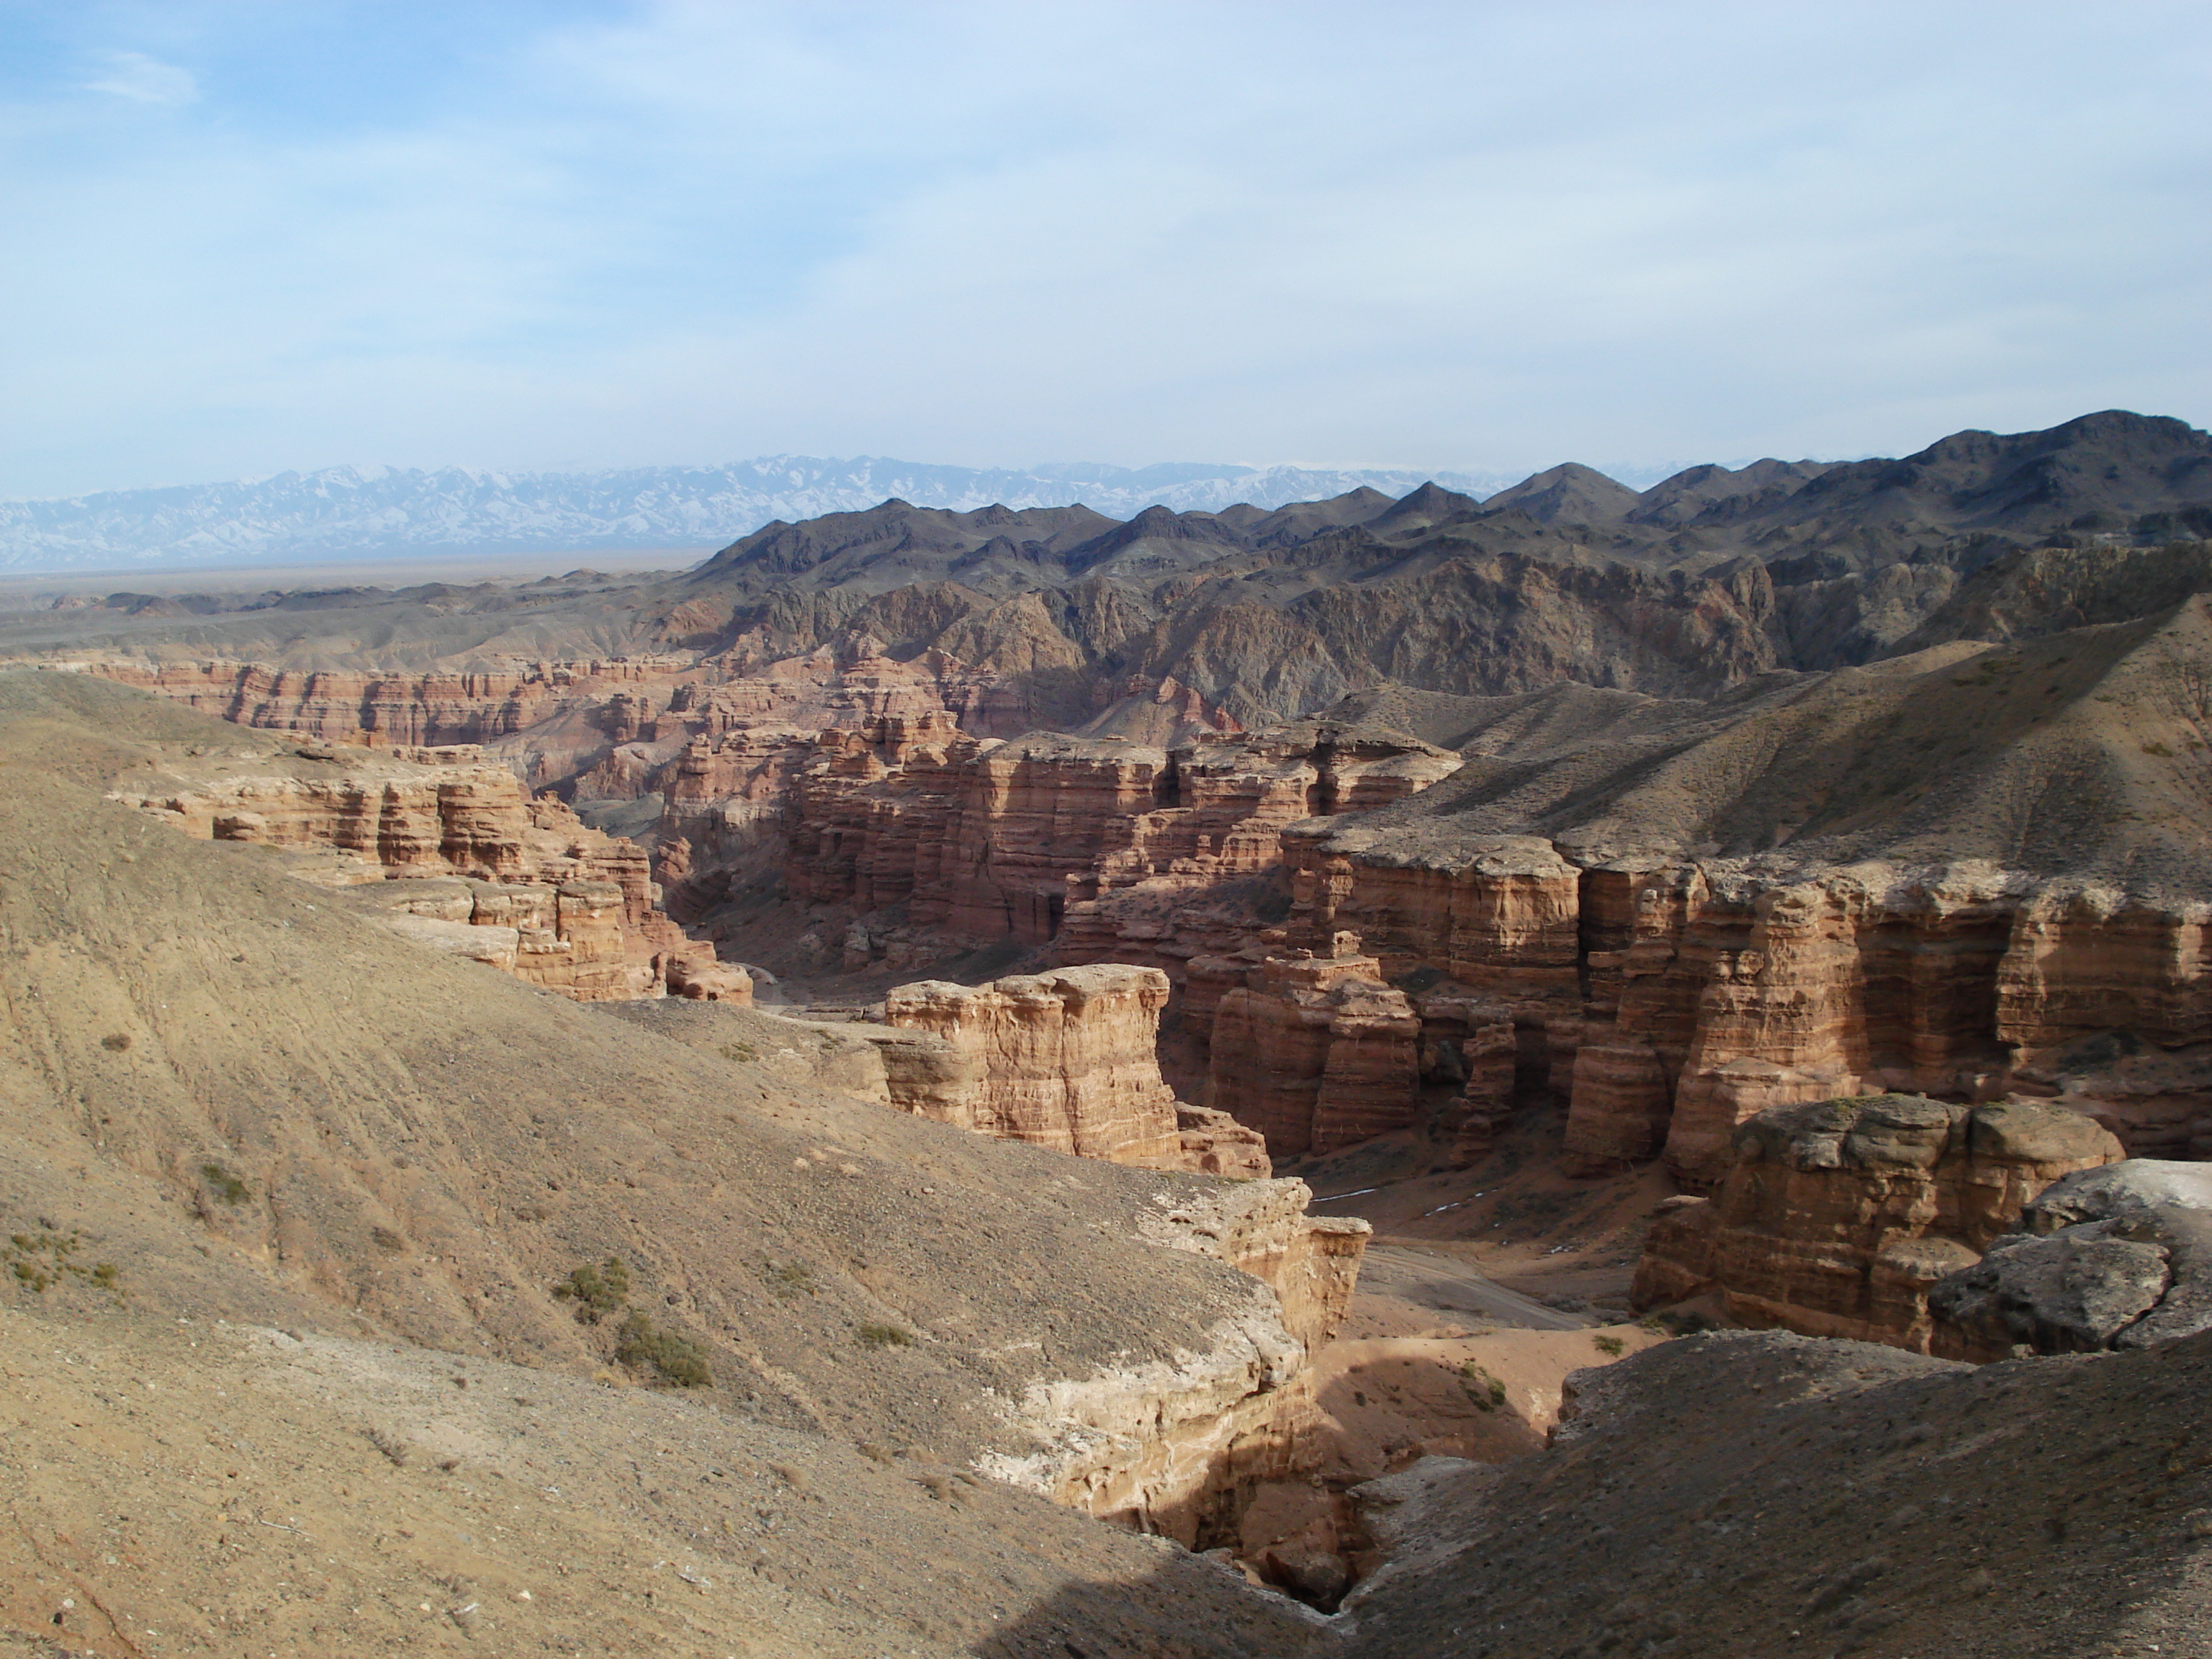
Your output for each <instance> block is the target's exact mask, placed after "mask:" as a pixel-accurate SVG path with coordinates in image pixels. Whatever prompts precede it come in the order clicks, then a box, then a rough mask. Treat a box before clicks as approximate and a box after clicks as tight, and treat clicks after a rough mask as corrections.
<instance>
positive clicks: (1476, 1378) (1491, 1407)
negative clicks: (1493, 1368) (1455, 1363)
mask: <svg viewBox="0 0 2212 1659" xmlns="http://www.w3.org/2000/svg"><path fill="white" fill-rule="evenodd" d="M1459 1384H1460V1387H1462V1389H1466V1390H1467V1397H1468V1400H1469V1401H1472V1402H1473V1404H1474V1408H1475V1410H1477V1411H1479V1412H1494V1411H1496V1410H1497V1409H1498V1407H1500V1406H1502V1405H1504V1403H1505V1384H1504V1383H1503V1382H1501V1381H1500V1380H1499V1379H1498V1378H1497V1377H1495V1376H1492V1375H1491V1374H1490V1373H1489V1372H1488V1371H1487V1370H1484V1369H1483V1368H1482V1366H1480V1364H1476V1363H1475V1362H1474V1360H1472V1359H1470V1360H1468V1362H1467V1364H1464V1365H1462V1366H1461V1367H1460V1368H1459Z"/></svg>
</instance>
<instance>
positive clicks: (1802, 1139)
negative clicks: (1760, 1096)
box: [1634, 1095, 2123, 1353]
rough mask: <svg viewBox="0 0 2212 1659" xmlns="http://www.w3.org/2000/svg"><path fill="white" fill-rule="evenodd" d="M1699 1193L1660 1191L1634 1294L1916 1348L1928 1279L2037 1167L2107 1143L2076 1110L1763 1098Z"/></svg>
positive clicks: (1949, 1264)
mask: <svg viewBox="0 0 2212 1659" xmlns="http://www.w3.org/2000/svg"><path fill="white" fill-rule="evenodd" d="M1732 1151H1733V1152H1734V1154H1735V1162H1734V1164H1733V1165H1732V1166H1731V1167H1730V1169H1729V1173H1728V1175H1727V1177H1726V1178H1725V1180H1724V1181H1723V1182H1722V1184H1721V1188H1720V1190H1719V1192H1718V1193H1717V1194H1716V1195H1715V1196H1713V1197H1712V1198H1711V1199H1699V1198H1694V1197H1692V1198H1686V1199H1681V1200H1675V1201H1674V1203H1673V1204H1672V1205H1671V1206H1668V1208H1667V1209H1666V1210H1665V1211H1664V1212H1662V1214H1661V1216H1660V1217H1659V1218H1658V1219H1657V1221H1656V1223H1655V1224H1654V1225H1653V1227H1652V1230H1651V1232H1650V1237H1649V1238H1648V1240H1647V1242H1646V1243H1645V1246H1644V1259H1643V1261H1642V1262H1641V1263H1640V1264H1639V1266H1638V1270H1637V1276H1636V1285H1635V1291H1634V1295H1635V1298H1636V1301H1637V1303H1638V1305H1639V1306H1643V1307H1650V1306H1653V1305H1656V1304H1662V1303H1668V1302H1676V1301H1680V1300H1683V1299H1686V1298H1687V1297H1693V1296H1698V1295H1701V1294H1714V1295H1717V1297H1718V1298H1719V1300H1720V1303H1721V1305H1722V1307H1723V1310H1725V1312H1726V1313H1727V1315H1728V1316H1729V1318H1731V1319H1733V1320H1735V1321H1736V1322H1739V1323H1741V1324H1745V1325H1752V1326H1759V1327H1766V1326H1779V1327H1782V1328H1785V1329H1788V1330H1794V1331H1797V1332H1801V1333H1802V1334H1806V1335H1810V1336H1832V1337H1847V1338H1851V1339H1854V1340H1861V1341H1871V1342H1886V1343H1888V1344H1891V1345H1892V1346H1898V1347H1904V1348H1911V1349H1912V1350H1914V1351H1915V1352H1921V1353H1925V1352H1929V1347H1930V1342H1931V1338H1932V1333H1933V1330H1934V1322H1933V1320H1932V1318H1931V1316H1930V1315H1929V1308H1928V1298H1929V1287H1930V1286H1931V1285H1935V1284H1936V1282H1937V1281H1938V1280H1940V1279H1944V1278H1945V1277H1946V1276H1947V1275H1948V1274H1951V1273H1956V1272H1958V1271H1960V1269H1963V1268H1966V1267H1972V1265H1973V1264H1974V1263H1975V1262H1976V1261H1978V1259H1979V1258H1980V1257H1981V1255H1982V1253H1983V1252H1984V1250H1986V1249H1989V1248H1990V1244H1991V1243H1992V1242H1993V1241H1994V1240H1996V1238H1998V1237H2000V1236H2001V1235H2002V1234H2003V1233H2005V1232H2006V1231H2007V1230H2008V1229H2009V1228H2010V1227H2011V1226H2012V1225H2014V1224H2015V1220H2016V1218H2018V1217H2019V1215H2020V1213H2021V1208H2022V1206H2024V1205H2026V1204H2027V1202H2028V1201H2029V1200H2032V1199H2033V1198H2034V1197H2035V1196H2036V1194H2039V1193H2040V1192H2042V1191H2043V1190H2044V1189H2045V1188H2046V1187H2048V1186H2050V1185H2051V1182H2055V1181H2057V1180H2058V1179H2059V1178H2060V1177H2062V1176H2070V1175H2072V1174H2074V1173H2075V1171H2077V1170H2095V1169H2098V1168H2100V1167H2101V1166H2102V1165H2104V1164H2111V1163H2116V1162H2118V1160H2119V1158H2121V1157H2122V1155H2123V1154H2122V1152H2121V1149H2120V1146H2119V1143H2118V1141H2117V1140H2116V1139H2113V1137H2112V1135H2111V1134H2110V1133H2108V1132H2107V1131H2106V1130H2105V1129H2103V1128H2102V1127H2100V1126H2098V1125H2097V1124H2095V1123H2093V1122H2091V1121H2089V1120H2087V1118H2084V1117H2082V1116H2081V1115H2079V1114H2078V1113H2075V1112H2070V1111H2068V1110H2066V1109H2064V1108H2063V1107H2056V1106H2051V1105H2046V1104H2043V1103H2034V1102H2019V1101H2008V1102H2003V1103H1995V1104H1990V1105H1984V1106H1972V1107H1969V1106H1964V1105H1959V1104H1955V1103H1946V1102H1942V1101H1935V1100H1929V1099H1925V1098H1923V1097H1917V1096H1909V1095H1880V1096H1874V1097H1865V1098H1859V1099H1848V1100H1831V1101H1821V1102H1817V1103H1812V1104H1808V1105H1800V1106H1784V1107H1775V1108H1772V1109H1769V1110H1767V1111H1765V1112H1762V1113H1760V1114H1759V1115H1757V1116H1755V1117H1753V1118H1752V1119H1751V1120H1749V1121H1747V1122H1746V1123H1744V1124H1743V1125H1742V1126H1741V1127H1739V1128H1738V1129H1737V1130H1736V1131H1735V1135H1734V1137H1733V1140H1732Z"/></svg>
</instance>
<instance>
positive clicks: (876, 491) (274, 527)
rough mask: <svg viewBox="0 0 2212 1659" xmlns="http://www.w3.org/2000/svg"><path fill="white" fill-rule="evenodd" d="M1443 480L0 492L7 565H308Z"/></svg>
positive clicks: (1310, 496)
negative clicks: (847, 519) (857, 513)
mask: <svg viewBox="0 0 2212 1659" xmlns="http://www.w3.org/2000/svg"><path fill="white" fill-rule="evenodd" d="M1431 478H1433V479H1434V480H1435V481H1436V482H1437V483H1440V484H1443V485H1444V486H1445V487H1446V488H1447V489H1456V490H1460V491H1462V492H1463V493H1466V494H1468V495H1488V494H1490V493H1491V492H1492V491H1493V490H1496V489H1501V488H1503V487H1504V486H1505V485H1506V484H1509V483H1512V482H1514V480H1513V479H1511V478H1510V477H1504V476H1502V475H1499V476H1492V475H1489V474H1478V473H1470V472H1436V473H1426V472H1411V471H1359V470H1340V469H1328V468H1313V467H1297V466H1269V467H1246V466H1226V465H1205V464H1200V463H1173V462H1171V463H1168V464H1165V465H1159V466H1148V467H1144V468H1141V469H1131V468H1127V467H1114V466H1103V465H1086V464H1082V463H1076V464H1071V465H1049V466H1039V467H1035V468H1031V469H1030V470H1027V471H1012V470H1005V469H997V470H984V469H979V468H975V467H964V466H935V465H927V464H926V463H918V462H913V461H894V460H886V459H880V458H877V457H872V456H861V457H859V458H857V459H852V460H825V459H817V458H816V457H813V456H807V455H769V456H763V457H762V458H760V459H757V460H750V461H739V462H737V463H735V464H734V465H729V466H717V467H673V466H661V467H641V468H636V469H634V470H631V471H613V472H472V471H466V470H465V469H463V468H459V467H447V468H444V469H442V470H441V471H435V472H425V471H413V470H405V471H403V470H400V469H398V468H391V467H387V468H384V469H382V470H379V471H363V470H362V469H359V468H356V467H349V466H341V467H330V468H326V469H325V470H324V471H319V472H306V473H302V472H280V473H278V474H277V475H276V477H273V478H263V479H260V480H258V481H257V482H254V483H213V484H185V485H176V486H173V487H169V488H165V489H121V490H110V491H106V492H104V493H102V494H100V495H78V496H73V497H70V498H68V499H65V500H50V501H0V570H11V571H17V572H36V571H44V570H68V569H71V568H76V569H100V568H108V569H128V568H149V569H170V568H190V567H195V566H197V567H208V566H219V565H231V564H240V563H253V562H263V561H266V562H270V563H308V562H319V561H325V560H336V559H341V558H343V559H356V558H365V557H366V558H374V557H379V556H397V555H406V554H424V553H432V554H435V553H530V552H538V551H547V552H567V551H576V552H582V551H586V550H592V549H594V548H598V549H614V548H653V547H667V548H672V549H685V550H700V551H704V550H709V549H712V548H716V547H720V546H722V545H724V544H727V543H729V542H732V541H734V540H736V539H737V538H738V537H740V536H743V535H745V534H747V533H748V532H751V531H755V530H757V529H759V528H760V527H761V526H763V525H764V524H767V523H769V522H770V521H771V520H776V519H784V520H800V519H807V518H812V517H814V516H815V515H816V514H817V513H836V512H842V511H854V510H858V509H860V508H863V507H873V506H875V505H876V504H877V503H878V502H880V501H884V499H885V498H887V497H889V496H894V495H896V496H897V497H899V498H900V499H902V500H903V501H908V502H911V503H912V504H913V505H915V506H916V507H951V508H955V509H957V510H961V511H966V510H968V509H970V508H974V507H987V506H989V505H991V504H992V503H993V502H994V501H995V502H999V503H1002V504H1003V505H1005V506H1007V507H1060V506H1066V505H1069V504H1071V503H1073V502H1077V501H1081V502H1084V503H1085V504H1086V505H1088V506H1089V507H1092V508H1094V509H1095V510H1097V511H1098V512H1100V513H1107V514H1109V515H1110V516H1112V517H1115V518H1127V517H1130V516H1132V515H1133V514H1134V513H1138V512H1139V511H1141V510H1142V509H1144V508H1145V507H1151V506H1152V505H1154V504H1156V503H1157V504H1159V505H1163V506H1166V507H1173V508H1176V509H1177V510H1179V511H1192V510H1199V511H1208V510H1218V508H1221V507H1229V506H1231V505H1233V504H1235V503H1237V502H1238V501H1249V502H1250V503H1252V504H1253V505H1254V506H1255V507H1279V506H1281V505H1283V504H1284V503H1285V502H1286V501H1312V500H1316V499H1319V498H1322V497H1326V496H1330V495H1342V494H1343V493H1344V492H1345V491H1346V490H1348V489H1358V488H1359V487H1360V486H1361V485H1363V484H1364V485H1366V486H1368V487H1370V488H1371V489H1379V490H1381V491H1383V493H1384V494H1386V495H1394V496H1395V495H1404V494H1406V493H1407V491H1408V490H1411V489H1414V488H1416V487H1418V486H1419V484H1421V483H1423V482H1425V480H1428V479H1431Z"/></svg>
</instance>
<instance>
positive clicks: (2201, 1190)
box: [1928, 1158, 2212, 1361]
mask: <svg viewBox="0 0 2212 1659" xmlns="http://www.w3.org/2000/svg"><path fill="white" fill-rule="evenodd" d="M1928 1303H1929V1308H1930V1310H1932V1311H1933V1313H1934V1315H1935V1317H1936V1329H1935V1340H1934V1344H1933V1350H1934V1352H1936V1353H1938V1354H1941V1355H1942V1356H1944V1357H1945V1358H1952V1359H1971V1360H1981V1361H1987V1360H1992V1359H2003V1358H2009V1357H2010V1356H2011V1355H2013V1354H2015V1353H2017V1352H2031V1353H2095V1352H2100V1351H2103V1350H2106V1349H2111V1348H2147V1347H2152V1346H2156V1345H2158V1344H2160V1343H2162V1342H2173V1341H2179V1340H2180V1339H2182V1338H2184V1337H2187V1336H2194V1335H2196V1334H2197V1333H2199V1332H2201V1331H2204V1330H2208V1329H2212V1167H2208V1166H2207V1165H2205V1164H2189V1163H2175V1162H2171V1161H2165V1160H2160V1159H2154V1158H2129V1159H2126V1160H2125V1161H2124V1162H2121V1163H2117V1164H2107V1165H2106V1166H2104V1167H2102V1168H2100V1169H2094V1170H2083V1171H2081V1172H2079V1173H2077V1174H2074V1175H2069V1176H2065V1177H2064V1178H2063V1179H2061V1180H2059V1181H2057V1182H2053V1183H2052V1184H2051V1185H2050V1186H2049V1187H2046V1188H2044V1189H2043V1191H2042V1192H2040V1193H2039V1194H2036V1195H2035V1196H2034V1197H2033V1198H2032V1199H2030V1200H2028V1202H2027V1205H2026V1206H2025V1207H2024V1209H2023V1210H2022V1212H2021V1218H2020V1220H2019V1222H2018V1224H2017V1227H2016V1231H2013V1232H2010V1233H2008V1234H2007V1235H2006V1236H2005V1237H2001V1238H1998V1239H1996V1240H1993V1241H1992V1242H1991V1243H1990V1248H1989V1251H1988V1254H1987V1255H1984V1256H1983V1258H1982V1260H1981V1261H1979V1262H1978V1263H1976V1264H1975V1265H1973V1266H1972V1267H1966V1268H1964V1269H1962V1270H1960V1272H1958V1273H1953V1274H1951V1275H1949V1276H1948V1277H1947V1278H1945V1279H1942V1280H1941V1281H1940V1282H1939V1283H1937V1284H1936V1285H1935V1286H1934V1287H1933V1288H1931V1289H1930V1290H1929V1293H1928Z"/></svg>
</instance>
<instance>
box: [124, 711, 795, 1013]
mask: <svg viewBox="0 0 2212 1659" xmlns="http://www.w3.org/2000/svg"><path fill="white" fill-rule="evenodd" d="M235 760H236V757H234V759H233V762H231V763H226V762H225V761H224V760H223V759H222V757H195V758H188V757H179V758H178V760H177V761H176V762H175V763H174V764H175V767H176V769H175V770H174V771H173V773H172V775H170V776H168V777H167V778H163V779H159V780H156V781H155V787H152V788H150V789H147V790H144V791H143V792H142V791H140V790H137V789H133V790H127V791H122V792H118V793H117V794H116V795H115V796H114V797H112V798H113V799H118V800H119V801H122V802H123V803H124V804H125V805H131V806H134V807H137V808H138V809H140V810H142V811H148V812H151V813H153V814H154V815H155V816H156V817H159V818H161V820H162V821H164V822H166V823H169V824H171V825H172V826H173V827H174V828H175V829H179V830H180V831H181V832H183V833H184V834H185V835H188V836H194V837H196V838H197V839H200V840H203V841H207V840H212V841H228V842H246V843H251V844H257V845H261V846H267V847H275V848H282V849H283V850H285V851H288V852H293V853H319V854H340V855H343V856H341V857H340V858H338V859H337V860H335V861H333V862H330V863H326V864H323V865H320V866H310V867H309V868H308V869H307V870H305V871H303V872H302V873H306V874H308V875H309V876H310V878H313V879H316V880H320V881H325V882H327V883H331V884H338V885H352V884H363V883H368V884H375V883H383V882H387V881H390V882H394V883H396V884H397V885H395V887H394V889H393V892H392V898H393V901H394V902H393V903H392V905H390V906H389V907H386V908H388V909H389V911H390V912H391V913H392V915H393V916H394V918H395V925H397V926H398V927H400V928H401V930H402V931H404V932H406V933H409V934H410V936H412V937H414V938H416V939H419V940H421V941H422V942H424V943H426V944H432V945H439V946H441V947H442V948H445V949H448V950H452V951H456V952H457V953H459V954H461V955H465V956H468V957H472V958H474V959H476V960H477V961H480V962H483V963H488V964H489V965H490V966H493V967H496V968H499V969H502V970H504V971H506V972H507V973H511V974H513V975H515V976H516V977H518V978H520V979H523V980H526V981H529V982H530V983H532V984H534V985H538V986H540V987H544V989H547V990H550V991H556V992H559V993H560V994H562V995H564V996H568V997H572V998H574V999H575V1000H578V1001H583V1002H601V1001H619V1000H628V999H630V998H635V997H647V996H659V995H662V994H666V993H667V992H669V991H671V990H673V991H675V992H676V993H677V994H681V995H688V996H694V997H699V998H702V999H707V1000H719V1001H733V1002H750V1000H751V998H752V981H751V979H750V975H747V974H745V973H744V970H743V969H737V968H732V967H729V966H726V965H724V964H720V963H716V961H715V960H714V947H713V945H709V944H704V943H700V942H696V941H693V940H691V939H687V938H686V937H685V936H684V933H683V931H682V930H681V929H680V928H679V927H677V926H676V924H675V923H674V922H673V921H671V920H670V919H669V918H668V917H667V916H666V915H664V914H663V913H662V912H661V910H660V908H659V890H658V889H657V888H656V886H655V885H654V884H653V879H652V877H651V873H650V871H649V869H648V867H647V856H646V854H645V851H644V849H643V848H640V847H638V846H637V845H636V844H635V843H634V842H629V841H626V840H623V839H622V838H620V837H618V836H607V835H604V834H601V833H600V832H599V831H598V830H595V829H590V828H588V827H587V826H586V824H585V823H583V821H582V820H581V819H580V818H579V817H577V816H576V815H575V813H574V811H571V810H570V809H569V808H568V807H567V806H564V805H562V804H561V803H560V802H558V801H556V800H553V799H550V798H546V797H537V798H532V796H531V795H529V794H528V793H526V791H525V790H524V789H523V787H522V786H521V784H520V782H518V781H517V780H516V778H515V776H514V775H513V773H512V772H510V771H508V770H507V769H505V768H504V767H499V766H489V765H485V764H483V759H482V754H481V751H480V750H477V749H476V748H475V747H473V746H470V745H457V746H453V747H450V748H432V749H424V748H409V749H401V750H388V751H380V752H378V753H374V754H371V753H368V752H364V751H362V750H332V749H307V750H301V751H299V753H298V754H297V755H295V756H294V757H289V759H283V758H280V757H262V756H255V757H251V758H250V759H249V760H248V762H247V763H246V764H245V765H242V766H241V765H239V764H236V763H235Z"/></svg>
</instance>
